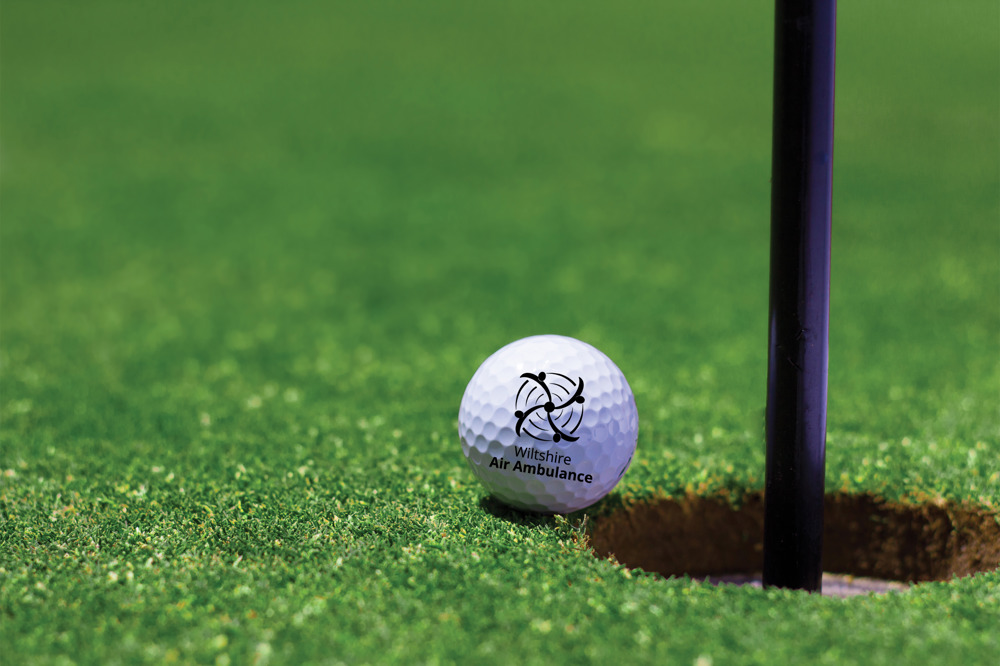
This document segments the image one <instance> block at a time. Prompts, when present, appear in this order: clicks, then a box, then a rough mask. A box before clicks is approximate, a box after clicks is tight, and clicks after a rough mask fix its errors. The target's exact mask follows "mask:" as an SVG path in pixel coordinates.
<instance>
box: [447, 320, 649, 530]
mask: <svg viewBox="0 0 1000 666" xmlns="http://www.w3.org/2000/svg"><path fill="white" fill-rule="evenodd" d="M458 432H459V436H460V437H461V440H462V451H463V452H464V453H465V457H466V459H467V460H468V461H469V466H470V467H471V468H472V471H473V473H474V474H475V475H476V477H477V478H478V479H479V480H480V481H481V482H482V484H483V485H484V486H485V487H486V489H487V490H488V491H489V492H490V493H491V494H493V496H495V497H496V498H497V499H499V500H500V501H502V502H504V503H506V504H509V505H510V506H513V507H516V508H518V509H523V510H526V511H535V512H539V513H570V512H572V511H578V510H580V509H583V508H586V507H588V506H590V505H591V504H594V503H595V502H597V501H598V500H600V499H601V498H602V497H604V496H605V495H607V494H608V493H609V492H611V490H612V489H613V488H614V487H615V486H616V485H617V484H618V482H619V481H620V480H621V478H622V476H623V475H624V474H625V472H626V470H628V467H629V464H630V463H631V462H632V456H633V455H634V454H635V445H636V440H637V438H638V434H639V415H638V412H637V410H636V407H635V398H634V397H633V395H632V389H631V388H629V385H628V382H627V381H626V380H625V375H623V374H622V371H621V370H619V369H618V366H616V365H615V364H614V362H612V361H611V359H609V358H608V357H607V356H605V355H604V354H603V353H602V352H600V351H599V350H597V349H595V348H594V347H592V346H590V345H588V344H587V343H585V342H581V341H580V340H576V339H574V338H569V337H565V336H561V335H536V336H533V337H529V338H524V339H522V340H517V341H516V342H512V343H510V344H509V345H507V346H506V347H503V348H502V349H500V350H499V351H497V352H496V353H494V354H493V355H492V356H490V357H489V358H488V359H486V360H485V361H484V362H483V364H482V365H481V366H479V369H478V370H477V371H476V373H475V374H474V375H473V377H472V380H471V381H469V385H468V386H467V387H466V389H465V394H464V395H463V396H462V404H461V406H460V407H459V410H458Z"/></svg>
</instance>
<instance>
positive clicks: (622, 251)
mask: <svg viewBox="0 0 1000 666" xmlns="http://www.w3.org/2000/svg"><path fill="white" fill-rule="evenodd" d="M752 4H753V6H748V5H746V3H732V4H731V6H728V7H727V8H726V9H725V11H719V10H718V9H717V8H713V9H712V10H711V11H710V10H707V9H702V8H699V7H694V6H691V7H677V6H674V5H670V6H667V5H664V6H660V5H657V4H655V3H650V2H645V1H642V0H630V1H629V2H627V3H626V4H624V5H621V4H619V5H616V6H615V8H614V9H611V8H610V7H608V6H606V5H602V4H601V3H591V2H586V3H574V4H573V6H572V7H569V6H549V7H538V6H537V4H536V3H526V2H514V3H504V4H503V5H497V6H492V5H483V4H482V3H477V4H475V5H470V4H469V3H453V2H446V1H444V0H441V1H435V2H428V3H420V4H410V3H387V2H374V3H364V4H363V5H362V4H358V3H354V4H352V5H350V6H335V7H331V6H329V5H328V4H326V3H318V2H308V1H306V0H297V1H294V2H290V3H285V4H283V5H282V7H281V8H280V9H278V8H277V7H275V6H272V5H270V4H267V3H240V4H236V3H225V2H217V3H199V4H197V5H194V4H192V5H191V6H186V5H185V6H178V5H169V6H168V5H164V4H162V3H151V2H135V3H127V4H123V3H115V2H92V3H87V4H86V5H85V6H83V5H80V4H79V3H70V2H51V3H37V2H24V1H17V0H9V1H8V2H6V3H5V4H4V7H3V21H2V24H0V60H2V77H0V95H2V96H0V100H2V104H0V176H2V183H0V372H2V375H0V418H2V428H0V470H2V471H0V475H2V476H0V521H2V522H0V614H2V618H3V619H2V621H0V644H2V645H3V646H4V650H3V652H4V659H3V661H5V662H6V661H8V660H10V662H11V663H26V664H30V663H60V662H64V663H74V662H78V663H101V664H110V663H144V662H152V663H160V662H171V661H180V662H210V663H211V662H214V663H218V664H224V663H233V664H241V663H258V664H261V663H265V662H268V661H270V662H271V663H306V662H309V663H341V662H343V663H393V662H405V663H442V662H444V663H448V662H468V661H476V662H482V663H511V662H513V661H518V662H524V663H545V662H549V663H551V662H552V661H558V662H575V661H584V662H597V661H607V660H612V659H616V658H621V656H623V655H628V656H629V658H630V659H631V660H633V661H635V662H638V663H654V662H656V663H662V662H663V661H665V660H666V661H669V662H670V663H699V664H702V665H704V664H708V663H711V662H712V661H714V662H715V663H728V662H736V663H740V662H742V663H754V662H757V663H760V662H777V661H780V660H788V661H794V662H804V661H812V662H819V663H824V662H825V663H862V664H878V663H899V662H901V661H909V662H921V663H942V664H943V663H957V662H965V663H988V662H989V661H990V659H991V657H992V655H993V654H995V653H996V651H997V648H998V644H997V638H996V636H995V632H994V631H993V624H994V618H995V617H996V614H997V612H1000V574H997V573H991V574H985V575H980V576H976V577H973V578H968V579H963V580H960V581H955V582H951V583H935V584H926V585H922V586H920V587H918V588H915V589H914V590H912V591H910V592H908V593H906V594H903V595H894V596H887V597H882V598H876V597H871V598H862V599H854V600H850V601H840V600H833V599H823V598H811V597H808V596H802V595H799V594H795V593H790V592H784V591H779V590H770V591H761V590H753V589H716V588H712V587H706V586H704V585H702V584H700V583H695V582H692V581H690V580H687V579H671V580H665V579H663V578H661V577H657V576H653V575H649V574H645V573H643V572H641V571H629V570H627V569H625V568H623V567H621V566H618V565H616V564H614V563H613V562H609V561H603V560H598V559H596V558H594V557H593V556H592V555H591V553H590V552H589V550H588V548H587V545H586V537H585V534H586V526H587V523H588V521H590V520H592V519H594V518H595V517H598V516H600V515H601V513H602V512H604V511H608V510H610V509H611V508H613V506H616V505H619V504H622V503H626V504H627V503H630V502H633V501H638V500H642V499H645V498H651V497H657V496H676V495H680V494H683V493H685V492H696V493H700V494H711V493H713V492H715V491H718V490H720V489H730V490H732V491H737V492H739V491H752V490H758V489H760V488H761V487H762V486H763V478H762V469H763V442H762V439H763V438H762V431H763V400H764V396H763V392H764V391H763V389H764V372H765V364H766V358H765V356H766V333H767V331H766V328H767V326H766V314H765V313H766V308H767V286H766V285H767V249H768V237H767V224H768V222H767V220H768V200H769V183H768V178H769V171H770V154H769V153H770V75H771V71H770V68H771V62H770V58H771V49H770V47H771V44H770V40H771V31H772V26H771V10H770V7H769V6H767V5H766V3H752ZM998 18H1000V16H998V12H997V7H996V6H995V4H994V3H989V2H968V3H964V4H963V5H962V7H961V8H957V9H956V8H951V7H946V6H944V5H941V4H940V3H930V2H918V3H911V5H908V7H907V10H906V11H905V12H900V10H899V9H898V8H896V7H894V6H892V5H891V4H890V3H884V2H878V3H868V4H867V5H865V6H864V7H856V6H848V5H846V4H844V6H842V7H841V11H840V27H839V37H838V107H837V114H838V117H837V155H836V167H835V202H834V216H835V222H834V225H835V226H834V262H833V275H834V284H833V293H832V306H831V307H832V325H831V341H832V351H831V377H830V421H829V444H828V473H827V474H828V475H827V487H828V489H830V490H840V489H843V490H846V491H851V492H862V491H865V492H875V493H879V494H881V495H883V496H886V497H889V498H892V499H922V498H944V499H949V500H955V501H964V502H971V503H974V504H978V505H980V506H985V507H988V508H992V509H997V508H998V505H1000V462H998V461H1000V411H998V404H1000V224H998V214H1000V161H998V159H997V155H998V150H1000V111H998V109H1000V85H997V81H998V80H1000V58H998V57H997V55H998V51H1000V33H998V29H997V25H998ZM542 332H557V333H563V334H568V335H573V336H576V337H580V338H582V339H585V340H587V341H588V342H591V343H592V344H595V345H596V346H597V347H599V348H601V349H602V350H604V351H605V352H606V353H608V354H609V355H610V356H611V357H612V358H613V359H615V361H616V362H617V363H618V365H619V366H620V367H621V368H622V369H623V370H624V372H625V374H626V375H627V376H628V377H629V380H630V383H631V385H632V387H633V389H634V391H635V393H636V400H637V403H638V406H639V414H640V439H639V450H638V452H637V458H636V462H635V464H634V465H633V467H632V469H631V470H630V472H629V473H628V475H627V476H626V477H625V479H624V480H623V482H622V485H621V486H619V491H616V493H615V494H614V495H613V496H612V498H611V499H610V500H609V501H608V502H605V503H603V504H600V505H597V506H596V507H595V508H594V509H593V510H591V511H590V512H587V513H584V514H580V515H575V516H570V517H568V518H563V517H557V518H537V517H531V516H524V515H520V514H517V513H515V512H505V511H503V510H498V509H497V508H496V507H495V506H494V505H492V504H490V503H489V502H486V503H484V502H483V501H482V500H483V498H484V492H483V491H482V489H481V488H480V487H479V486H478V485H477V484H476V481H475V479H474V477H473V476H472V474H471V472H470V471H469V470H468V469H467V468H466V466H465V461H464V460H463V459H462V455H461V452H460V447H459V445H458V441H457V434H456V431H455V419H456V413H457V408H458V402H459V400H460V398H461V394H462V391H463V389H464V386H465V383H466V382H467V381H468V379H469V378H470V377H471V375H472V372H473V371H474V370H475V368H476V367H477V365H478V364H479V363H480V362H481V361H482V360H483V359H484V358H485V357H486V356H487V355H488V354H489V353H491V352H492V351H493V350H495V349H497V348H499V347H500V346H502V345H503V344H505V343H507V342H509V341H511V340H514V339H516V338H519V337H523V336H525V335H530V334H534V333H542Z"/></svg>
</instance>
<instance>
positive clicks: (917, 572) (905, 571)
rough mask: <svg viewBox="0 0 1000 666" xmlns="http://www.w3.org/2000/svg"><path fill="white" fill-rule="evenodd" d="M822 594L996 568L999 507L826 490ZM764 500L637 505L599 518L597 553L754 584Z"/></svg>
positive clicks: (669, 572) (594, 535)
mask: <svg viewBox="0 0 1000 666" xmlns="http://www.w3.org/2000/svg"><path fill="white" fill-rule="evenodd" d="M824 505H825V506H824V513H825V517H824V529H823V569H824V571H826V572H829V573H827V574H824V578H823V592H824V594H831V595H837V596H853V595H854V594H863V593H871V592H887V591H890V590H904V589H907V588H908V587H909V584H913V583H920V582H927V581H943V580H950V579H952V578H953V577H955V576H968V575H971V574H974V573H978V572H983V571H991V570H993V569H997V568H998V567H1000V523H998V517H997V514H996V513H993V512H990V511H987V510H985V509H982V508H978V507H971V506H966V505H958V504H953V503H947V502H929V503H921V504H908V503H898V502H888V501H886V500H883V499H881V498H879V497H876V496H874V495H847V494H836V495H828V496H827V497H826V501H825V503H824ZM763 532H764V497H763V494H760V493H758V494H754V495H750V496H748V497H746V498H745V500H744V501H743V502H742V503H741V504H740V505H739V506H738V507H734V506H733V505H732V504H731V503H730V502H729V501H728V500H727V499H725V498H722V497H698V496H689V497H686V498H682V499H663V500H658V501H651V502H644V503H638V504H635V505H633V506H630V507H627V508H625V509H622V510H619V511H618V512H616V513H614V514H611V515H609V516H605V517H603V518H600V519H598V520H596V521H595V523H594V524H593V526H592V528H591V530H590V544H591V547H592V548H593V550H594V553H595V554H596V555H597V556H598V557H602V558H603V557H614V558H615V559H616V560H617V561H618V562H619V563H621V564H623V565H625V566H627V567H630V568H641V569H643V570H645V571H649V572H656V573H660V574H662V575H664V576H668V577H669V576H690V577H692V578H701V579H705V580H709V581H711V582H715V583H736V584H758V585H759V584H760V571H761V569H762V568H763Z"/></svg>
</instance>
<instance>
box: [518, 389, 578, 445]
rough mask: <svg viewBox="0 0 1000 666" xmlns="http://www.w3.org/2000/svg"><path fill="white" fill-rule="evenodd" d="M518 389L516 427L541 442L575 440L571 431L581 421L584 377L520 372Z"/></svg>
mask: <svg viewBox="0 0 1000 666" xmlns="http://www.w3.org/2000/svg"><path fill="white" fill-rule="evenodd" d="M521 379H523V380H524V383H522V384H521V388H519V389H518V390H517V397H515V398H514V407H515V409H516V410H517V411H515V412H514V416H515V417H517V426H515V430H516V431H517V434H518V435H519V436H520V435H521V434H522V433H523V434H525V435H528V436H529V437H532V438H534V439H537V440H539V441H542V442H548V441H552V442H559V441H562V440H565V441H567V442H575V441H576V440H578V439H579V437H575V436H574V435H573V433H575V432H576V429H577V428H579V427H580V423H582V422H583V402H584V397H583V378H582V377H578V378H577V379H575V380H574V379H572V378H570V377H567V376H566V375H563V374H560V373H558V372H552V373H549V374H546V373H544V372H539V373H538V374H537V375H535V374H532V373H530V372H526V373H524V374H523V375H521Z"/></svg>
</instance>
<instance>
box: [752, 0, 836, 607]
mask: <svg viewBox="0 0 1000 666" xmlns="http://www.w3.org/2000/svg"><path fill="white" fill-rule="evenodd" d="M836 21H837V4H836V0H777V1H776V4H775V38H774V127H773V147H772V167H771V168H772V174H771V290H770V299H771V302H770V336H769V338H770V344H769V348H768V374H767V465H766V470H765V499H764V585H765V586H775V587H788V588H796V589H804V590H810V591H819V590H820V586H821V581H822V576H823V565H822V551H823V485H824V470H825V465H826V389H827V340H828V330H829V313H830V230H831V226H830V217H831V190H832V176H833V89H834V54H835V41H836Z"/></svg>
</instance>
